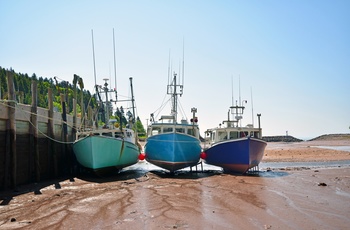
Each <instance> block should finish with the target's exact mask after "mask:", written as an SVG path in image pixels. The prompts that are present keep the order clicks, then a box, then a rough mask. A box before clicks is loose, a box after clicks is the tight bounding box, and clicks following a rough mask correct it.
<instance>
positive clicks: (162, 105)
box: [153, 95, 170, 113]
mask: <svg viewBox="0 0 350 230" xmlns="http://www.w3.org/2000/svg"><path fill="white" fill-rule="evenodd" d="M166 97H167V95H164V98H163V101H162V103H161V105H160V106H159V108H158V109H156V110H155V111H154V112H153V113H156V112H157V111H159V110H162V109H163V108H164V105H166V104H167V103H168V102H169V100H170V99H168V101H166V102H165V98H166Z"/></svg>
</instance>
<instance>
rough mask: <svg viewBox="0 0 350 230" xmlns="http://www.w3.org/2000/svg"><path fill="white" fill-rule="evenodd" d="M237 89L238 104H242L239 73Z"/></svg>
mask: <svg viewBox="0 0 350 230" xmlns="http://www.w3.org/2000/svg"><path fill="white" fill-rule="evenodd" d="M238 91H239V106H242V99H241V75H239V78H238Z"/></svg>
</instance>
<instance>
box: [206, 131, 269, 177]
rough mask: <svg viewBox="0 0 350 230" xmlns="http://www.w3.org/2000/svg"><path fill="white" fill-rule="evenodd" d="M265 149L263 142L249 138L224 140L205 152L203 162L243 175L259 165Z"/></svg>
mask: <svg viewBox="0 0 350 230" xmlns="http://www.w3.org/2000/svg"><path fill="white" fill-rule="evenodd" d="M265 147H266V142H265V141H263V140H261V139H256V138H251V137H245V138H240V139H233V140H226V141H222V142H218V143H216V144H214V145H213V146H211V147H210V148H208V149H207V150H206V151H205V153H206V158H205V162H206V163H207V164H211V165H215V166H219V167H222V168H223V169H224V171H228V172H234V173H241V174H243V173H245V172H247V171H248V170H249V169H251V168H253V167H255V166H258V165H259V163H260V161H261V160H262V158H263V155H264V150H265Z"/></svg>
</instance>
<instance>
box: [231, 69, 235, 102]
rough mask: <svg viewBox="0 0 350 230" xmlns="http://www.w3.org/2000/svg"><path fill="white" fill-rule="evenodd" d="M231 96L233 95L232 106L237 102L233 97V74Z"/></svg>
mask: <svg viewBox="0 0 350 230" xmlns="http://www.w3.org/2000/svg"><path fill="white" fill-rule="evenodd" d="M231 94H232V95H231V96H232V106H233V105H234V103H235V98H234V97H233V76H232V75H231Z"/></svg>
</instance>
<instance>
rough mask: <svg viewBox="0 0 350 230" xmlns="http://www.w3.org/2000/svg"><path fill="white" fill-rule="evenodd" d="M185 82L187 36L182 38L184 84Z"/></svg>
mask: <svg viewBox="0 0 350 230" xmlns="http://www.w3.org/2000/svg"><path fill="white" fill-rule="evenodd" d="M184 83H185V37H183V39H182V86H183V85H184Z"/></svg>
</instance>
